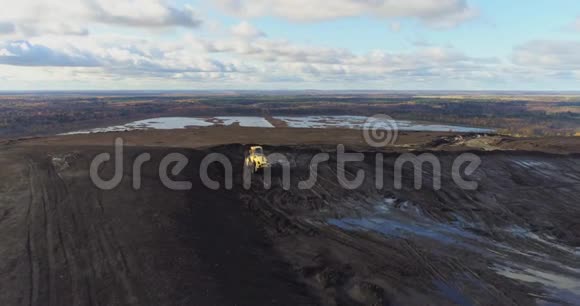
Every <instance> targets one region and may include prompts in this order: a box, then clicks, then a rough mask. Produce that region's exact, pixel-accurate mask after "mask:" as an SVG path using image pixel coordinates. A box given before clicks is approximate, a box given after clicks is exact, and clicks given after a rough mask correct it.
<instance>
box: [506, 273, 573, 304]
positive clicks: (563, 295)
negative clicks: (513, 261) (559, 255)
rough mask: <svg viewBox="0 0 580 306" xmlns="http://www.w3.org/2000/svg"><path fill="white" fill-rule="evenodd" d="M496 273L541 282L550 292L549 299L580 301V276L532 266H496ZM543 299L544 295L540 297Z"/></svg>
mask: <svg viewBox="0 0 580 306" xmlns="http://www.w3.org/2000/svg"><path fill="white" fill-rule="evenodd" d="M495 271H496V273H498V274H499V275H502V276H505V277H507V278H511V279H514V280H517V281H521V282H525V283H531V284H540V285H541V286H542V287H543V288H544V289H545V290H546V291H547V293H548V294H549V297H550V299H549V300H558V301H561V302H564V303H570V304H572V305H577V303H578V302H579V301H580V278H576V277H570V276H565V275H561V274H556V273H552V272H547V271H540V270H538V269H533V268H530V267H506V266H496V267H495ZM538 298H539V299H542V297H538Z"/></svg>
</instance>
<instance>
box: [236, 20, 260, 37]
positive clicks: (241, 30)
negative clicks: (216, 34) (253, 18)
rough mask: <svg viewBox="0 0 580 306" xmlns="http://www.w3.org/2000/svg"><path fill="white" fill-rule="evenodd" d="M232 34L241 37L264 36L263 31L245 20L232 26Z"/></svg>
mask: <svg viewBox="0 0 580 306" xmlns="http://www.w3.org/2000/svg"><path fill="white" fill-rule="evenodd" d="M232 34H234V35H235V36H238V37H243V38H257V37H263V36H266V34H264V32H262V31H260V30H259V29H257V28H256V27H254V26H252V25H251V24H250V23H248V22H247V21H242V22H241V23H239V24H237V25H235V26H233V27H232Z"/></svg>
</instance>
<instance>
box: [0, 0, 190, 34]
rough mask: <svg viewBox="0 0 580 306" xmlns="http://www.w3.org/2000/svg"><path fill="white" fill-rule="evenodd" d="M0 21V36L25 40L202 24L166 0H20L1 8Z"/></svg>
mask: <svg viewBox="0 0 580 306" xmlns="http://www.w3.org/2000/svg"><path fill="white" fill-rule="evenodd" d="M0 20H2V25H3V26H1V25H0V34H2V33H3V32H8V31H6V30H7V29H8V30H11V31H10V32H11V33H12V32H17V33H20V34H21V35H22V36H23V37H24V38H26V37H30V36H38V35H42V34H63V35H86V34H87V33H88V29H87V28H88V27H89V26H90V25H92V24H105V25H117V26H127V27H141V28H160V27H161V28H163V27H187V28H196V27H198V26H199V25H200V24H201V20H200V18H199V17H198V16H197V14H196V13H195V12H194V10H193V9H192V7H191V6H184V7H182V8H176V7H173V6H170V5H168V4H167V3H166V1H164V0H59V1H52V0H19V1H13V2H11V3H10V4H9V5H3V6H2V9H1V10H0ZM2 29H4V31H2ZM4 34H6V33H4Z"/></svg>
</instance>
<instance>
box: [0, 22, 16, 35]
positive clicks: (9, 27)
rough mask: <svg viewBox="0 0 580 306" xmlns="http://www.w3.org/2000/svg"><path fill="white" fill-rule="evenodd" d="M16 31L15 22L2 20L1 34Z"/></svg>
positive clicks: (0, 24) (0, 23) (0, 25)
mask: <svg viewBox="0 0 580 306" xmlns="http://www.w3.org/2000/svg"><path fill="white" fill-rule="evenodd" d="M14 31H16V27H15V26H14V24H12V23H10V22H0V35H3V34H12V33H14Z"/></svg>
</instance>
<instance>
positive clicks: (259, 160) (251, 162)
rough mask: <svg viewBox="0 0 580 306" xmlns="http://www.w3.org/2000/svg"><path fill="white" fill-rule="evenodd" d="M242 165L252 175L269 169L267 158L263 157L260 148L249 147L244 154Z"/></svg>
mask: <svg viewBox="0 0 580 306" xmlns="http://www.w3.org/2000/svg"><path fill="white" fill-rule="evenodd" d="M244 165H245V166H246V167H249V168H250V169H251V171H252V173H255V172H259V171H262V170H264V169H265V168H268V167H270V163H269V162H268V158H267V157H266V155H264V149H263V148H262V147H261V146H251V147H250V149H249V150H248V151H247V152H246V158H245V160H244Z"/></svg>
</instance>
